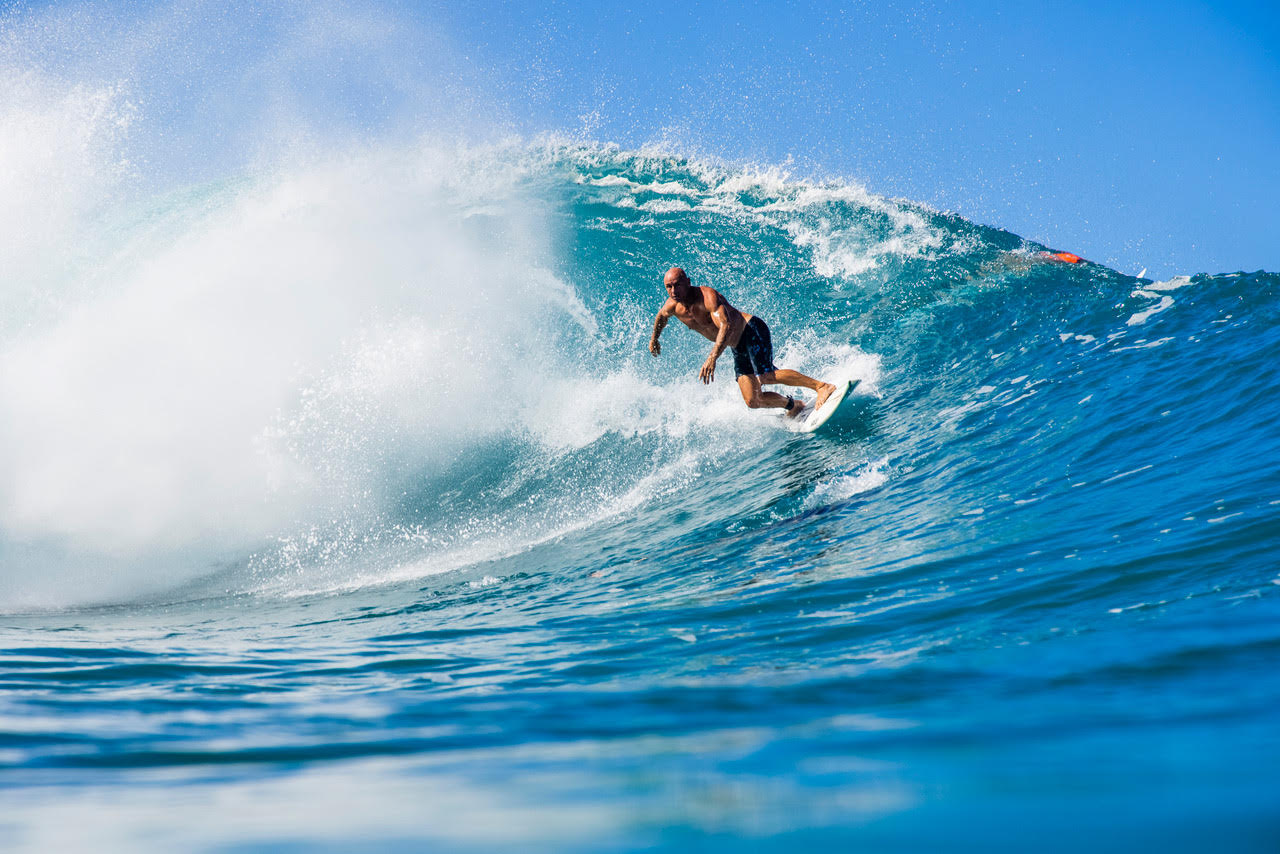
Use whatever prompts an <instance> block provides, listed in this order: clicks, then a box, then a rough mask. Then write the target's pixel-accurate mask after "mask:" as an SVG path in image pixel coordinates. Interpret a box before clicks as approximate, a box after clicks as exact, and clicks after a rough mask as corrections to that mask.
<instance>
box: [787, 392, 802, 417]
mask: <svg viewBox="0 0 1280 854" xmlns="http://www.w3.org/2000/svg"><path fill="white" fill-rule="evenodd" d="M787 399H788V400H790V401H791V402H790V403H788V404H787V417H788V418H799V417H800V413H801V412H804V401H803V400H801V399H800V398H798V397H791V396H790V395H788V396H787Z"/></svg>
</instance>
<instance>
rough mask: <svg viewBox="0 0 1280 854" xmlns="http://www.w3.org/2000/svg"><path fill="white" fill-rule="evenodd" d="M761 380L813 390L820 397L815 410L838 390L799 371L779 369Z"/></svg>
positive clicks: (765, 375)
mask: <svg viewBox="0 0 1280 854" xmlns="http://www.w3.org/2000/svg"><path fill="white" fill-rule="evenodd" d="M759 379H760V382H762V383H780V384H782V385H790V386H795V387H796V388H807V389H812V390H813V391H814V392H816V393H817V395H818V399H817V401H816V402H815V403H814V405H813V408H814V409H817V408H819V407H820V406H822V404H824V403H826V402H827V398H828V397H830V396H831V393H832V392H834V391H835V390H836V387H835V386H833V385H832V384H831V383H824V382H823V381H822V380H815V379H814V378H813V377H808V376H805V375H804V374H802V373H800V372H799V371H792V370H788V369H787V368H777V369H776V370H774V371H773V372H772V373H768V374H761V375H760V378H759ZM765 394H770V392H765Z"/></svg>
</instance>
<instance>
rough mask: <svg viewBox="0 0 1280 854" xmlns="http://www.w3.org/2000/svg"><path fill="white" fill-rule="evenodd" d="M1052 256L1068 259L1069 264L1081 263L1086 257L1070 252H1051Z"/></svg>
mask: <svg viewBox="0 0 1280 854" xmlns="http://www.w3.org/2000/svg"><path fill="white" fill-rule="evenodd" d="M1049 257H1050V258H1056V259H1058V260H1059V261H1066V262H1067V263H1068V264H1079V263H1080V262H1081V261H1083V260H1084V259H1083V258H1081V257H1080V256H1079V255H1072V254H1071V253H1070V252H1050V253H1049Z"/></svg>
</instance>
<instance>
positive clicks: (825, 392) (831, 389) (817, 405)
mask: <svg viewBox="0 0 1280 854" xmlns="http://www.w3.org/2000/svg"><path fill="white" fill-rule="evenodd" d="M835 390H836V387H835V386H833V385H832V384H831V383H823V384H822V385H821V386H819V387H818V399H817V400H816V401H814V404H813V408H814V409H815V410H818V409H821V408H822V404H824V403H826V402H827V398H828V397H831V395H832V394H834V393H835Z"/></svg>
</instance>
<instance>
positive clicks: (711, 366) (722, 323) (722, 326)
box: [698, 305, 729, 383]
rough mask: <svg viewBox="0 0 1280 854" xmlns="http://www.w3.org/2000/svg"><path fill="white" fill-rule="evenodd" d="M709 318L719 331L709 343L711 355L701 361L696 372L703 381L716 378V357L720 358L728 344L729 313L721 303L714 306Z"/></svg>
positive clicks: (706, 381) (707, 381)
mask: <svg viewBox="0 0 1280 854" xmlns="http://www.w3.org/2000/svg"><path fill="white" fill-rule="evenodd" d="M711 319H712V320H713V321H714V322H715V324H716V327H717V328H718V329H719V331H718V332H717V333H716V340H715V343H714V344H712V345H711V355H710V356H708V357H707V360H706V361H705V362H703V363H702V370H701V371H699V372H698V376H699V377H701V378H702V381H703V382H704V383H709V382H711V381H713V380H714V379H715V378H716V359H719V358H720V354H721V353H723V352H724V348H725V347H727V346H728V345H729V313H728V312H727V311H725V308H724V306H723V305H719V306H716V309H715V311H713V312H711Z"/></svg>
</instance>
